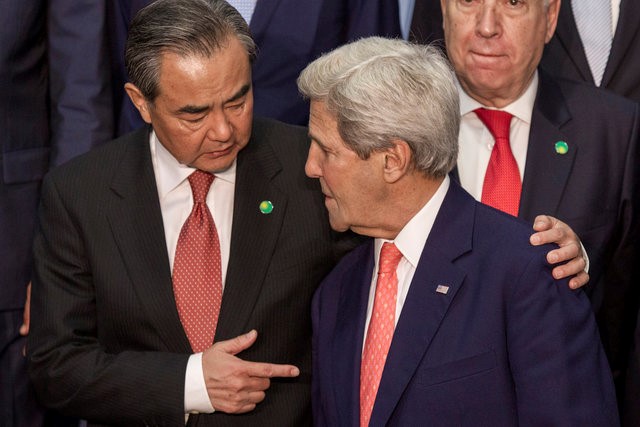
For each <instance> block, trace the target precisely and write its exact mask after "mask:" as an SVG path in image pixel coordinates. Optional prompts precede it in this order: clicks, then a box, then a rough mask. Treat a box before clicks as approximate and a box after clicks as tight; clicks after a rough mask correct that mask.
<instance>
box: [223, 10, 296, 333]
mask: <svg viewBox="0 0 640 427" xmlns="http://www.w3.org/2000/svg"><path fill="white" fill-rule="evenodd" d="M258 4H260V2H258ZM254 127H255V126H254ZM280 169H281V165H280V163H279V161H278V159H277V158H276V156H275V154H274V153H273V151H272V149H271V147H270V146H269V145H268V144H264V143H261V142H260V141H254V140H253V139H252V140H251V141H250V142H249V145H248V146H247V147H246V148H244V149H243V150H242V151H241V152H240V153H239V154H238V165H237V172H236V188H235V201H234V207H233V227H232V231H231V248H230V255H229V266H228V268H227V278H226V282H225V289H224V293H223V296H222V306H221V308H220V316H219V318H218V326H217V331H216V341H220V340H224V339H228V338H233V337H235V336H237V335H239V334H241V333H243V332H247V331H248V329H250V328H251V327H252V325H250V324H249V323H248V321H249V317H250V315H251V313H252V311H253V308H254V305H255V304H256V301H257V299H258V295H259V294H260V290H261V289H262V286H263V283H264V280H265V276H266V274H267V269H268V268H269V264H270V262H271V256H270V255H269V254H272V253H273V252H274V251H275V247H276V242H277V239H278V236H279V233H280V229H281V227H282V221H283V219H284V215H285V212H286V208H287V197H286V195H285V194H284V193H282V192H281V191H280V190H279V189H278V188H277V186H276V185H275V184H274V183H273V182H272V178H273V177H274V176H275V175H276V173H277V172H278V171H279V170H280ZM265 200H268V201H271V203H272V204H273V206H274V209H273V211H272V212H271V213H270V214H268V215H265V214H262V213H261V212H260V209H259V205H260V203H261V202H262V201H265Z"/></svg>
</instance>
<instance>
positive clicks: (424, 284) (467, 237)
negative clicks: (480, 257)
mask: <svg viewBox="0 0 640 427" xmlns="http://www.w3.org/2000/svg"><path fill="white" fill-rule="evenodd" d="M474 206H475V202H474V201H473V199H472V198H471V196H469V195H468V194H466V193H464V191H463V190H462V189H461V188H460V187H459V186H458V185H457V184H455V183H453V182H452V183H451V187H450V189H449V191H448V193H447V196H446V198H445V200H444V202H443V204H442V207H441V208H440V212H439V213H438V216H437V218H436V221H435V223H434V225H433V228H432V231H431V234H430V235H429V238H428V239H427V242H426V244H425V247H424V249H423V251H422V255H421V257H420V262H419V264H418V267H417V269H416V272H415V275H414V277H413V280H412V282H411V287H410V288H409V293H408V295H407V299H406V301H405V304H404V307H403V309H402V313H401V315H400V319H399V320H398V324H397V326H396V330H395V332H394V335H393V341H392V343H391V348H390V349H389V354H388V356H387V362H386V364H385V368H384V372H383V373H382V379H381V381H380V387H379V389H378V396H384V399H376V402H375V405H374V407H373V412H372V415H371V420H372V421H371V424H372V425H376V426H377V425H386V424H387V422H388V421H389V419H390V417H391V415H392V413H393V411H394V409H395V407H396V405H397V404H398V402H399V400H400V398H401V397H402V394H403V393H404V390H405V389H406V387H407V385H408V384H409V382H410V381H411V379H412V378H413V376H414V374H415V372H416V370H417V368H418V366H419V365H420V363H421V361H422V360H423V358H424V356H425V353H427V351H428V348H429V345H430V343H431V341H432V339H433V337H434V335H435V334H436V333H437V332H438V328H439V327H440V324H441V323H442V320H443V319H444V317H445V316H446V313H447V310H448V309H449V306H450V305H451V303H452V301H453V299H454V298H455V296H456V294H457V292H458V290H459V289H460V287H461V286H462V283H463V280H464V277H465V272H464V271H462V270H460V269H459V268H458V267H457V266H456V265H455V263H454V261H455V259H456V258H458V257H459V256H460V255H462V254H464V253H466V252H468V251H470V250H471V248H472V236H473V221H474V214H475V207H474ZM439 285H443V286H447V287H448V290H447V292H446V293H442V292H438V291H436V289H437V288H438V286H439Z"/></svg>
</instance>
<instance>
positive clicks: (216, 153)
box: [205, 145, 233, 159]
mask: <svg viewBox="0 0 640 427" xmlns="http://www.w3.org/2000/svg"><path fill="white" fill-rule="evenodd" d="M232 150H233V145H229V146H228V147H227V148H225V149H223V150H217V151H209V152H208V153H206V154H205V155H206V156H207V157H209V158H210V159H217V158H219V157H224V156H226V155H228V154H229V153H231V151H232Z"/></svg>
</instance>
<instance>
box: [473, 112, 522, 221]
mask: <svg viewBox="0 0 640 427" xmlns="http://www.w3.org/2000/svg"><path fill="white" fill-rule="evenodd" d="M475 113H476V115H477V116H478V118H480V120H482V123H484V125H485V126H486V127H487V128H488V129H489V132H491V135H493V138H494V140H495V144H494V146H493V150H492V151H491V158H490V159H489V165H488V166H487V172H486V173H485V176H484V184H483V186H482V203H485V204H487V205H489V206H493V207H494V208H496V209H500V210H501V211H504V212H506V213H508V214H511V215H513V216H518V207H519V206H520V193H521V192H522V180H521V179H520V172H519V171H518V164H517V163H516V159H515V157H513V153H512V152H511V146H510V144H509V129H510V125H511V117H513V116H512V115H511V114H509V113H507V112H505V111H499V110H486V109H484V108H478V109H477V110H475Z"/></svg>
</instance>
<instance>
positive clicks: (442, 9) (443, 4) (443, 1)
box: [440, 0, 447, 30]
mask: <svg viewBox="0 0 640 427" xmlns="http://www.w3.org/2000/svg"><path fill="white" fill-rule="evenodd" d="M446 9H447V0H440V12H441V13H442V29H443V30H444V29H445V28H444V22H445V21H446V18H445V11H446Z"/></svg>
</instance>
